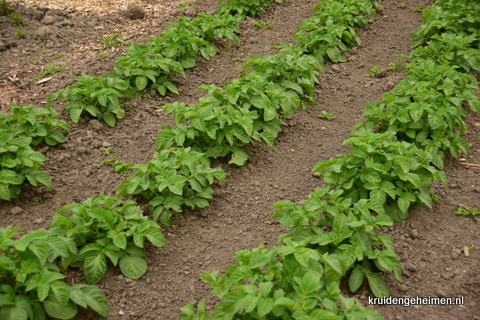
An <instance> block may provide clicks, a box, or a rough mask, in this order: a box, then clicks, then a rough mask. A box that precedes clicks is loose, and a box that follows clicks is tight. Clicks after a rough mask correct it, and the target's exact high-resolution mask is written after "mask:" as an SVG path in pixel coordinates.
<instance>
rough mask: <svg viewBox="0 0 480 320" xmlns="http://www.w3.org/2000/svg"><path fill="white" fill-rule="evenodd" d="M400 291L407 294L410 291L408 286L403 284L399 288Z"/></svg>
mask: <svg viewBox="0 0 480 320" xmlns="http://www.w3.org/2000/svg"><path fill="white" fill-rule="evenodd" d="M398 289H400V291H402V292H407V291H408V286H407V285H406V284H403V283H402V284H401V285H399V286H398Z"/></svg>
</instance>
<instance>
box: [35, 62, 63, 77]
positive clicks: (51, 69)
mask: <svg viewBox="0 0 480 320" xmlns="http://www.w3.org/2000/svg"><path fill="white" fill-rule="evenodd" d="M64 70H67V68H60V67H57V66H56V65H53V64H51V63H49V64H47V65H46V66H45V67H44V68H43V70H42V73H40V75H39V76H38V77H33V79H37V80H41V79H43V78H45V77H46V76H48V75H54V74H55V73H57V72H61V71H64Z"/></svg>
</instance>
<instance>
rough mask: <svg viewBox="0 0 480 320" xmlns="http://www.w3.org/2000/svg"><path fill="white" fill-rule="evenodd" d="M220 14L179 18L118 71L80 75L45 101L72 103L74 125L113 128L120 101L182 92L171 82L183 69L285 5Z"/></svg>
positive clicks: (130, 53) (259, 3) (225, 3)
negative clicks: (99, 123)
mask: <svg viewBox="0 0 480 320" xmlns="http://www.w3.org/2000/svg"><path fill="white" fill-rule="evenodd" d="M219 2H220V5H219V6H218V8H217V14H214V15H211V14H206V13H203V12H201V13H199V14H198V15H197V16H196V17H195V18H193V19H191V18H188V17H180V18H178V19H177V22H172V23H169V28H168V29H167V30H165V31H163V32H162V33H161V37H159V38H155V37H152V38H150V40H149V41H148V42H147V43H146V44H133V45H132V46H131V47H130V48H129V49H128V50H127V51H126V55H125V56H121V57H118V58H117V60H116V65H115V66H114V71H113V72H110V73H108V74H106V75H105V76H103V77H93V76H89V75H86V74H82V75H81V76H79V77H77V83H76V84H73V85H71V86H68V87H66V88H64V89H62V90H60V91H58V92H55V93H53V94H52V95H50V96H49V98H48V99H47V106H49V105H50V104H51V103H52V102H53V101H54V100H56V99H57V98H58V97H62V99H63V100H64V101H68V100H69V101H70V102H69V103H67V104H66V105H65V109H66V111H67V112H68V113H69V114H70V118H71V119H72V121H73V122H78V121H79V119H80V117H81V116H82V115H85V114H88V115H89V116H91V117H95V118H98V119H99V120H103V121H105V122H106V123H107V124H108V125H110V126H112V127H113V126H115V124H116V121H117V119H122V118H123V117H124V116H125V110H124V109H123V108H124V105H123V104H121V102H120V98H122V97H125V96H132V95H135V94H136V93H137V92H139V91H142V90H144V89H146V88H150V89H152V90H154V91H156V92H158V93H159V94H160V95H166V94H168V93H170V92H173V93H178V89H177V87H176V86H175V84H174V82H175V81H176V80H175V79H174V78H173V77H172V73H177V74H181V75H183V77H185V72H184V71H185V69H188V68H192V67H194V66H195V64H196V62H195V59H196V58H197V57H199V56H202V57H203V58H205V59H207V60H208V59H210V58H211V57H213V56H215V55H216V54H217V53H218V52H220V50H219V48H218V46H217V44H216V41H218V40H219V39H223V38H227V39H229V40H231V41H234V42H235V43H236V44H237V45H238V43H239V41H240V40H239V37H238V34H239V33H240V25H239V21H240V20H243V19H245V17H246V15H251V16H256V15H259V14H261V13H263V12H264V11H265V7H266V6H268V5H270V4H271V3H273V2H278V3H281V2H283V0H256V1H250V0H241V1H233V0H220V1H219Z"/></svg>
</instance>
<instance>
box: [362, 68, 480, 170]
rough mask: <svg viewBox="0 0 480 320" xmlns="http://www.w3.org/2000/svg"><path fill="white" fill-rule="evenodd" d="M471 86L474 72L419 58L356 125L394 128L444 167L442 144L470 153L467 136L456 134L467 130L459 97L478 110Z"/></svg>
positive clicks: (455, 151) (475, 87) (454, 151)
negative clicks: (403, 77) (465, 138)
mask: <svg viewBox="0 0 480 320" xmlns="http://www.w3.org/2000/svg"><path fill="white" fill-rule="evenodd" d="M475 90H478V85H477V81H476V79H475V77H474V76H473V75H469V74H465V73H461V72H458V71H457V70H456V67H455V66H451V65H449V64H448V63H444V64H439V63H437V62H435V61H432V60H430V59H428V60H423V59H420V60H418V61H417V62H416V63H415V64H413V63H412V64H409V65H408V71H407V76H406V78H405V79H403V80H402V81H400V82H399V83H398V84H397V86H396V87H395V88H394V89H393V90H392V91H391V92H389V93H386V94H385V95H384V96H383V100H384V101H382V102H378V103H368V104H367V107H366V109H365V112H364V114H363V115H364V116H366V117H367V119H366V120H364V121H362V122H361V123H360V124H359V125H357V127H362V126H366V127H367V128H370V129H373V128H377V129H378V131H379V132H385V131H393V132H395V133H396V136H397V137H398V139H399V140H404V141H408V142H410V143H414V144H416V145H417V147H419V148H424V149H425V150H426V151H427V152H428V153H430V154H431V155H432V156H433V158H432V163H433V164H434V165H435V166H437V167H438V168H443V162H444V159H445V154H444V152H443V151H444V150H447V149H448V150H449V151H450V153H451V154H452V155H453V156H454V157H459V150H462V151H463V152H464V153H466V154H468V142H467V141H465V140H461V139H460V137H461V136H462V135H464V134H465V132H466V130H467V126H466V124H465V122H464V121H463V119H462V117H464V116H465V115H466V113H465V110H464V109H463V104H462V103H463V101H466V102H468V103H469V105H470V108H471V109H472V110H473V111H477V112H478V111H480V101H479V99H478V96H477V95H476V93H475Z"/></svg>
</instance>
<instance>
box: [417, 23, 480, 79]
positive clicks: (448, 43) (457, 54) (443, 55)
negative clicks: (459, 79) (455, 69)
mask: <svg viewBox="0 0 480 320" xmlns="http://www.w3.org/2000/svg"><path fill="white" fill-rule="evenodd" d="M479 25H480V24H479ZM476 45H477V47H475V46H476ZM478 46H480V32H478V35H473V34H471V35H463V34H455V33H442V34H441V35H434V36H432V37H431V40H430V41H427V43H426V45H425V46H422V47H418V48H416V49H415V50H414V51H413V52H412V54H411V59H416V58H423V59H434V60H436V61H440V62H444V61H448V62H449V63H450V64H452V65H454V66H459V67H460V68H462V69H463V70H464V71H466V72H470V70H476V71H480V49H479V47H478Z"/></svg>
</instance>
